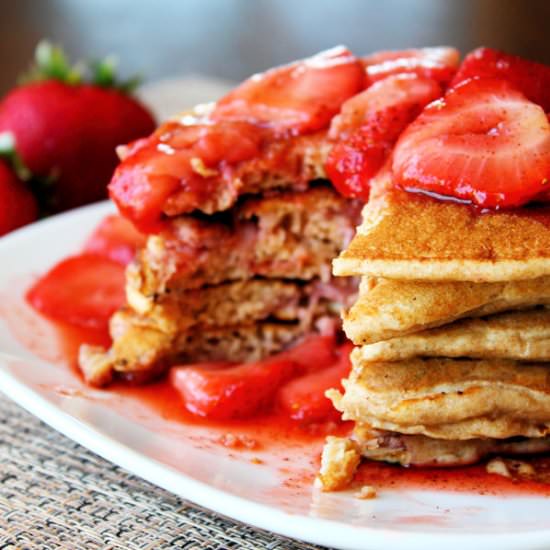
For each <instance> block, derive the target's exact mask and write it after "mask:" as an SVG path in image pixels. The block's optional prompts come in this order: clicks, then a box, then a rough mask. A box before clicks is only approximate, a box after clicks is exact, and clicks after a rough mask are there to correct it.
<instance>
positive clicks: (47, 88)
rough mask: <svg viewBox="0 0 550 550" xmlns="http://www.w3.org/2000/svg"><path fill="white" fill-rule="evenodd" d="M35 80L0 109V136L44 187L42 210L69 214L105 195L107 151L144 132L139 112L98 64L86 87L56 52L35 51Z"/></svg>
mask: <svg viewBox="0 0 550 550" xmlns="http://www.w3.org/2000/svg"><path fill="white" fill-rule="evenodd" d="M37 62H38V69H36V70H35V71H34V73H33V77H34V78H39V80H38V81H33V82H29V83H27V84H23V85H21V86H19V87H17V88H15V89H14V90H12V91H11V92H10V93H8V95H7V96H5V97H4V99H3V100H2V102H1V103H0V131H2V130H9V131H10V132H12V133H13V134H14V135H15V137H16V140H17V146H18V152H19V153H20V155H21V156H22V158H23V161H24V162H25V164H26V165H27V166H28V168H29V169H30V170H31V172H32V173H33V175H34V176H38V177H40V178H42V179H47V180H50V184H49V185H48V186H46V187H45V188H44V194H45V200H46V201H47V203H48V205H47V207H48V208H49V209H50V210H53V211H60V210H64V209H67V208H72V207H75V206H79V205H82V204H86V203H88V202H92V201H96V200H99V199H102V198H104V197H106V196H107V191H106V186H107V183H108V182H109V179H110V177H111V175H112V172H113V170H114V168H115V166H116V165H117V162H118V161H117V156H116V153H115V147H116V146H117V145H120V144H121V143H127V142H128V141H131V140H132V139H136V138H138V137H140V136H143V135H146V134H148V133H150V132H151V131H152V130H153V129H154V127H155V123H154V120H153V118H152V117H151V114H150V113H149V112H148V111H147V109H146V108H145V107H144V106H143V105H141V104H140V103H138V102H137V101H136V100H135V99H133V98H132V97H130V96H129V95H128V94H127V93H125V92H124V91H122V90H121V89H116V88H114V87H112V85H113V74H112V67H111V69H110V70H109V67H108V66H107V65H99V66H98V67H97V71H96V78H95V81H94V82H93V83H90V84H86V83H84V82H83V81H82V78H81V77H80V76H79V75H77V74H76V73H75V71H74V70H72V69H71V68H70V67H69V66H68V63H67V61H66V59H65V57H64V56H63V54H62V52H61V51H60V50H58V49H56V48H51V47H49V46H47V45H40V46H39V48H38V50H37Z"/></svg>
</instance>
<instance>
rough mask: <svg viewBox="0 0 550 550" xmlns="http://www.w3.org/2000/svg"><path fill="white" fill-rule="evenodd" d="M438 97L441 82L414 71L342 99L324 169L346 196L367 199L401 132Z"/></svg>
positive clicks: (333, 123)
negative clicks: (342, 102) (374, 180)
mask: <svg viewBox="0 0 550 550" xmlns="http://www.w3.org/2000/svg"><path fill="white" fill-rule="evenodd" d="M440 96H441V87H440V85H439V84H438V83H437V82H436V81H435V80H432V79H429V78H423V77H418V76H416V75H414V74H405V75H397V76H389V77H387V78H385V79H384V80H381V81H379V82H375V83H374V84H373V85H372V86H371V87H370V88H368V89H367V90H365V91H364V92H362V93H361V94H358V95H357V96H355V97H352V98H351V99H349V100H348V101H346V102H345V103H344V105H343V106H342V111H341V113H340V115H338V116H336V117H335V118H334V119H333V121H332V124H331V127H330V135H331V137H333V138H339V139H340V140H342V141H340V142H339V143H337V144H336V145H335V146H334V147H333V149H332V151H331V152H330V154H329V157H328V160H327V163H326V166H325V169H326V172H327V175H328V177H329V179H330V180H331V182H332V183H333V185H334V186H335V187H336V189H338V191H339V192H340V193H341V194H342V195H344V196H346V197H358V198H362V199H364V200H367V199H368V196H369V188H370V185H369V183H370V180H371V179H372V178H373V177H374V176H375V175H376V174H377V173H378V171H379V170H380V168H381V167H382V165H383V164H384V161H385V160H386V158H387V156H388V155H389V152H390V151H391V149H392V147H393V145H394V143H395V141H396V140H397V138H398V137H399V135H400V134H401V132H402V131H403V130H404V129H405V128H406V127H407V126H408V125H409V124H410V123H411V122H412V121H413V120H414V119H415V118H416V117H417V116H418V114H419V113H420V111H421V110H422V108H423V107H424V106H425V105H427V104H428V103H430V102H431V101H433V100H434V99H436V98H438V97H440Z"/></svg>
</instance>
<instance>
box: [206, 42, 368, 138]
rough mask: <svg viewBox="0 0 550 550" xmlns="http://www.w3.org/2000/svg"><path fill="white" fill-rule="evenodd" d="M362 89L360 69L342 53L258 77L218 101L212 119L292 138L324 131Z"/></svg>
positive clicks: (341, 49) (350, 56)
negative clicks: (289, 134) (245, 122)
mask: <svg viewBox="0 0 550 550" xmlns="http://www.w3.org/2000/svg"><path fill="white" fill-rule="evenodd" d="M363 87H364V73H363V68H362V66H361V63H360V62H359V61H358V60H357V58H355V57H354V56H353V54H352V53H351V52H350V51H349V50H348V49H346V48H344V47H338V48H333V49H331V50H327V51H324V52H321V53H319V54H317V55H315V56H313V57H310V58H308V59H303V60H301V61H297V62H295V63H291V64H290V65H284V66H282V67H277V68H275V69H271V70H269V71H266V72H265V73H261V74H257V75H254V76H252V77H251V78H249V79H248V80H246V81H245V82H243V83H242V84H241V85H240V86H238V87H237V88H236V89H235V90H233V91H232V92H230V93H229V94H228V95H226V96H225V97H224V98H222V99H221V100H220V101H219V102H218V104H217V106H216V108H215V110H214V113H213V118H214V119H215V120H218V119H240V120H248V121H251V122H255V123H262V124H265V125H267V126H269V127H271V128H273V129H275V130H279V131H291V132H293V133H296V134H303V133H308V132H314V131H316V130H319V129H321V128H324V127H326V126H327V125H328V124H329V122H330V119H331V118H332V117H333V116H334V115H335V114H336V113H337V112H338V111H339V109H340V106H341V105H342V103H343V102H344V101H345V100H346V99H348V98H349V97H351V96H353V95H355V94H356V93H357V92H359V91H360V90H361V89H362V88H363Z"/></svg>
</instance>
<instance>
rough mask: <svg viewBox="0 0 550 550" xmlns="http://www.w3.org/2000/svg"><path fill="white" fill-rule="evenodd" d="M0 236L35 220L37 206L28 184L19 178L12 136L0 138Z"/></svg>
mask: <svg viewBox="0 0 550 550" xmlns="http://www.w3.org/2000/svg"><path fill="white" fill-rule="evenodd" d="M0 138H1V141H2V143H1V144H0V235H4V234H6V233H9V232H10V231H13V230H14V229H17V228H18V227H21V226H23V225H26V224H28V223H31V222H33V221H35V220H36V218H37V217H38V204H37V202H36V199H35V198H34V195H33V194H32V193H31V191H30V189H29V187H28V184H27V183H26V182H25V181H23V180H22V178H20V177H19V175H18V174H19V173H20V172H21V170H18V168H19V169H20V168H22V166H21V165H20V161H19V159H18V157H17V155H16V154H15V150H14V140H13V136H11V135H9V134H2V135H1V136H0Z"/></svg>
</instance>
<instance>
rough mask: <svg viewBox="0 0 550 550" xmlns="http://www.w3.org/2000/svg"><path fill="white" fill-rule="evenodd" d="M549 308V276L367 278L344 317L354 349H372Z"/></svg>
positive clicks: (345, 328)
mask: <svg viewBox="0 0 550 550" xmlns="http://www.w3.org/2000/svg"><path fill="white" fill-rule="evenodd" d="M536 305H550V277H540V278H538V279H527V280H523V281H510V282H501V283H471V282H444V283H432V282H424V281H396V280H392V279H374V278H365V279H364V280H363V281H362V283H361V291H360V295H359V298H358V300H357V302H356V303H355V304H354V305H353V306H352V307H351V308H350V309H349V310H348V311H345V312H344V314H343V319H344V330H345V332H346V334H347V336H348V338H350V339H351V340H352V341H353V342H354V343H355V344H371V343H374V342H379V341H381V340H387V339H390V338H395V337H397V336H402V335H405V334H410V333H414V332H418V331H421V330H425V329H427V328H432V327H437V326H441V325H444V324H446V323H449V322H452V321H455V320H456V319H460V318H462V317H479V316H484V315H490V314H493V313H498V312H502V311H507V310H514V309H524V308H529V307H533V306H536Z"/></svg>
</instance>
